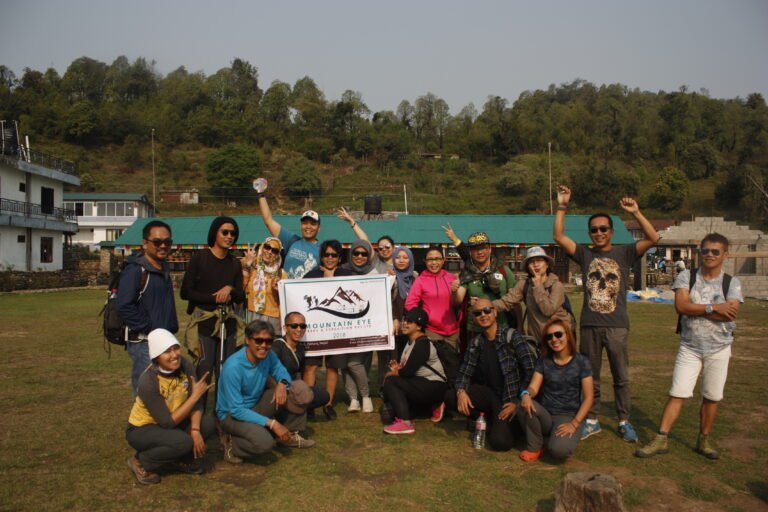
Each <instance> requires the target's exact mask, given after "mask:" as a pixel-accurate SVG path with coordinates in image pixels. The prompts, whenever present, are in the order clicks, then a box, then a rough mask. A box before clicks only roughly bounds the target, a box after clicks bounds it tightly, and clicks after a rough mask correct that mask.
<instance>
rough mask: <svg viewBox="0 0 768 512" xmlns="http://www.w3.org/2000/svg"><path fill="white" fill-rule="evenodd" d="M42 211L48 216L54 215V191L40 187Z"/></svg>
mask: <svg viewBox="0 0 768 512" xmlns="http://www.w3.org/2000/svg"><path fill="white" fill-rule="evenodd" d="M40 211H42V212H43V213H46V214H48V215H50V214H52V213H53V189H52V188H48V187H40Z"/></svg>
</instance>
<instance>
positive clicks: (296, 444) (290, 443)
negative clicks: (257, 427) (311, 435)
mask: <svg viewBox="0 0 768 512" xmlns="http://www.w3.org/2000/svg"><path fill="white" fill-rule="evenodd" d="M278 443H280V444H281V445H283V446H287V447H288V448H312V447H313V446H315V442H314V441H313V440H311V439H304V438H303V437H301V434H299V433H298V432H291V437H289V438H288V440H287V441H283V440H278Z"/></svg>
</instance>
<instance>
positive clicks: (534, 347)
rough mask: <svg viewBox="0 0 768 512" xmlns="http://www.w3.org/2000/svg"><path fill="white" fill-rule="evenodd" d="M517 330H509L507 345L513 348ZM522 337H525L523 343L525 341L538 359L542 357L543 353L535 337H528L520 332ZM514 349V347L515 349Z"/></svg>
mask: <svg viewBox="0 0 768 512" xmlns="http://www.w3.org/2000/svg"><path fill="white" fill-rule="evenodd" d="M514 331H515V329H507V345H509V346H512V347H513V344H512V335H513V334H514ZM519 332H520V335H521V336H522V337H523V341H525V342H526V343H527V344H528V346H529V347H530V348H531V350H533V353H534V354H536V359H538V358H539V356H540V355H541V352H540V351H539V340H537V339H536V338H534V337H533V336H528V335H525V334H523V333H522V331H519ZM513 348H514V347H513Z"/></svg>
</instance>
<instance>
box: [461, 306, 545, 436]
mask: <svg viewBox="0 0 768 512" xmlns="http://www.w3.org/2000/svg"><path fill="white" fill-rule="evenodd" d="M470 311H471V316H472V318H473V319H474V321H475V323H476V324H477V326H478V327H479V328H480V329H482V332H480V334H478V335H477V336H475V337H474V338H473V339H472V341H470V343H469V346H468V347H467V352H466V353H465V354H464V361H462V363H461V366H460V367H459V371H458V373H457V375H456V382H455V387H456V403H457V409H458V411H459V412H460V413H461V414H463V415H464V416H468V417H470V418H472V419H475V418H477V417H478V416H479V415H480V413H481V412H482V413H485V417H486V418H487V421H488V444H489V445H490V447H491V448H492V449H494V450H498V451H507V450H510V449H512V445H513V444H514V437H515V431H518V434H519V432H520V429H519V428H518V427H517V426H516V423H515V416H516V414H515V413H516V411H517V408H518V406H519V405H520V398H521V393H522V392H524V390H527V389H528V384H529V383H530V381H531V377H533V372H534V368H535V367H536V353H535V352H534V350H533V348H532V347H531V346H530V345H529V344H528V343H527V342H526V341H525V340H524V339H523V337H522V335H521V334H520V333H519V332H518V331H517V330H515V329H512V328H511V327H509V328H505V327H502V326H501V325H499V323H498V322H497V320H496V315H497V313H496V308H494V307H493V303H492V302H491V301H490V300H488V299H484V298H481V299H477V300H476V301H475V302H474V303H473V304H472V306H471V309H470Z"/></svg>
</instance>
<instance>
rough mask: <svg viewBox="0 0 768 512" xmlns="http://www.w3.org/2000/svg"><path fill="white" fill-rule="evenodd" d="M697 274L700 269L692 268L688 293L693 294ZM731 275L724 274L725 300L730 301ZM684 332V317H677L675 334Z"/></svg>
mask: <svg viewBox="0 0 768 512" xmlns="http://www.w3.org/2000/svg"><path fill="white" fill-rule="evenodd" d="M696 274H698V269H695V268H692V269H691V277H690V279H689V282H688V293H691V290H693V285H694V284H696ZM731 277H733V276H731V274H723V283H722V285H723V298H725V299H726V300H728V289H729V288H730V287H731ZM682 330H683V315H677V328H676V329H675V334H680V333H681V332H682Z"/></svg>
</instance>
